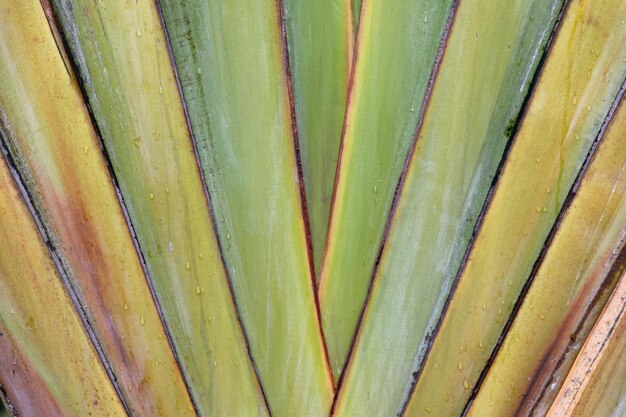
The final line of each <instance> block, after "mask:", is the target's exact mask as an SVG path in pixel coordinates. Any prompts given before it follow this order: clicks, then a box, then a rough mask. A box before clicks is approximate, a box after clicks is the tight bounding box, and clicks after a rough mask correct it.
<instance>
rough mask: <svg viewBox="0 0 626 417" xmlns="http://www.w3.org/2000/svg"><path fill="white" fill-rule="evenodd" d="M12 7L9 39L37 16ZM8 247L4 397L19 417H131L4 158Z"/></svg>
mask: <svg viewBox="0 0 626 417" xmlns="http://www.w3.org/2000/svg"><path fill="white" fill-rule="evenodd" d="M7 5H8V2H4V3H0V22H1V23H0V30H1V31H2V35H3V37H4V36H6V34H7V31H6V28H7V26H8V25H7V18H10V17H11V15H13V14H14V13H15V14H22V13H33V14H34V15H35V16H36V15H37V11H36V10H35V9H33V8H23V9H22V10H21V11H19V10H16V9H10V8H8V7H6V6H7ZM13 17H15V16H14V15H13ZM1 77H2V79H4V75H2V76H1ZM0 241H2V246H1V247H0V389H1V390H2V392H1V393H0V399H1V398H2V397H5V398H4V399H5V401H7V402H10V405H11V406H10V407H9V409H11V411H12V412H13V413H14V415H19V416H46V417H74V416H87V415H97V416H103V417H104V416H106V417H125V416H126V415H127V414H126V411H125V410H124V407H123V405H122V403H121V401H120V399H119V397H118V394H117V392H116V391H115V389H114V387H113V385H112V384H111V380H110V379H109V375H107V373H106V371H105V369H104V366H103V364H102V362H101V361H100V358H99V357H98V354H97V352H96V350H95V349H94V346H93V344H92V343H91V340H90V339H89V336H88V334H87V332H86V331H85V328H84V327H83V323H82V322H81V319H80V317H79V315H78V313H77V311H76V310H75V306H74V303H73V300H72V299H71V298H70V296H69V294H68V292H67V291H66V288H65V287H64V285H63V282H62V280H61V277H60V275H59V274H58V271H57V268H56V266H55V264H54V262H53V261H52V259H51V257H50V253H49V252H48V248H47V247H46V244H45V243H44V241H43V239H42V236H41V235H40V234H39V230H38V229H37V225H36V223H35V221H34V219H33V218H32V216H31V214H30V213H29V210H28V207H27V206H26V204H25V202H24V201H23V200H22V196H21V195H20V191H19V190H18V187H17V185H16V184H15V182H14V181H13V178H11V174H10V172H9V168H8V166H7V164H6V161H5V160H4V158H2V160H0ZM0 414H2V412H0Z"/></svg>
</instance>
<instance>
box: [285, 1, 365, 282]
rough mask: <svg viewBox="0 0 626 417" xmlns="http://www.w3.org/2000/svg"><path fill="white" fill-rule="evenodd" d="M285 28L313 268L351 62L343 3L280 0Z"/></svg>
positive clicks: (347, 6) (325, 214)
mask: <svg viewBox="0 0 626 417" xmlns="http://www.w3.org/2000/svg"><path fill="white" fill-rule="evenodd" d="M284 6H285V27H286V29H287V40H288V46H289V58H290V59H289V62H290V69H291V80H292V85H293V98H294V109H295V114H296V121H297V126H298V142H299V144H300V157H301V161H302V171H303V178H304V185H305V190H306V201H307V208H308V218H309V222H310V228H311V243H312V245H313V259H314V266H315V269H316V270H318V269H319V267H320V262H321V257H322V252H323V250H324V242H325V241H326V232H327V229H328V214H329V211H330V202H331V199H332V193H333V185H334V182H335V168H336V166H337V155H338V153H339V139H340V138H341V129H342V123H343V116H344V113H345V107H346V93H347V90H348V75H349V73H350V62H351V59H352V44H353V34H352V22H351V21H350V19H351V17H352V15H351V10H350V2H349V1H346V0H332V1H310V0H285V1H284Z"/></svg>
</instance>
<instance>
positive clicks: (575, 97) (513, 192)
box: [406, 1, 626, 416]
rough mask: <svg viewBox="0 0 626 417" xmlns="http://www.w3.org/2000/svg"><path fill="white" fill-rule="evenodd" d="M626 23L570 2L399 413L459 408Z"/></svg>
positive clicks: (517, 283) (588, 137) (592, 127)
mask: <svg viewBox="0 0 626 417" xmlns="http://www.w3.org/2000/svg"><path fill="white" fill-rule="evenodd" d="M625 17H626V4H624V3H623V2H620V1H612V2H605V3H602V5H600V4H598V3H595V4H590V3H587V2H584V1H574V2H571V3H569V6H568V8H567V11H566V13H565V16H564V18H563V22H562V23H561V26H560V29H559V31H558V33H557V36H556V39H555V41H554V44H553V46H552V48H551V53H550V54H549V55H548V57H547V60H546V64H545V67H544V69H543V71H542V74H541V77H540V78H539V80H538V82H537V85H536V88H535V93H534V94H533V96H532V97H531V100H530V102H529V104H528V107H527V111H526V113H525V115H524V116H523V118H522V119H521V121H520V122H519V123H520V127H519V131H518V133H517V135H516V137H515V142H514V143H513V145H512V148H511V151H510V153H509V155H508V157H507V159H506V163H505V165H504V168H503V171H502V174H501V176H500V179H499V180H498V183H497V186H496V189H495V191H494V193H493V198H492V200H491V202H490V205H489V207H488V208H487V210H486V213H485V215H484V220H483V222H482V225H481V227H480V229H479V231H478V233H477V236H476V239H475V241H474V244H473V247H472V249H471V252H469V254H468V257H467V263H466V264H465V265H464V267H463V269H462V271H461V272H460V276H459V278H458V284H457V288H456V290H455V293H454V294H453V296H452V298H451V300H450V301H449V306H448V308H447V310H446V313H445V315H444V317H443V319H442V322H441V325H440V328H439V331H438V333H437V334H436V336H435V339H434V342H433V344H432V349H431V351H430V353H429V356H428V358H427V361H426V362H425V364H424V367H423V369H422V371H421V374H420V378H419V380H418V382H417V385H416V388H415V392H414V393H413V396H412V399H411V402H410V404H409V406H408V409H407V412H406V415H407V416H415V415H421V414H422V413H423V412H424V410H425V409H426V408H428V409H430V410H431V411H432V413H434V415H439V416H448V415H458V414H459V413H460V412H461V411H462V410H463V407H464V406H465V402H466V401H467V399H468V398H469V396H470V393H471V392H472V389H473V388H474V385H475V383H476V381H477V379H478V377H479V375H480V373H481V371H482V369H483V366H484V364H485V363H486V361H487V359H488V358H489V356H490V353H491V351H492V350H493V348H494V347H495V345H496V343H497V340H498V337H499V336H500V334H501V332H502V329H503V328H504V326H505V323H506V321H507V317H508V316H509V313H510V312H511V311H512V309H513V306H514V305H515V302H516V300H517V297H518V295H519V294H520V292H521V290H522V287H523V286H524V283H525V282H526V280H527V278H528V276H529V274H530V273H531V269H532V267H533V264H534V262H535V260H536V259H537V256H538V255H539V253H540V251H541V249H542V247H543V245H544V242H545V241H546V238H547V237H548V235H549V233H550V229H551V228H552V225H553V224H554V222H555V220H556V218H557V216H558V215H559V212H560V211H561V208H562V205H563V202H564V201H565V199H566V197H567V195H568V194H569V191H570V188H571V187H572V185H573V183H574V181H575V179H576V176H577V174H578V172H579V170H580V168H581V166H582V165H583V163H584V161H585V159H586V156H587V155H588V152H589V150H590V148H592V144H593V143H594V141H595V140H596V138H597V137H598V133H599V132H600V130H601V127H602V126H603V123H604V122H605V118H606V117H607V114H609V110H610V109H611V106H612V104H613V99H614V98H615V97H616V96H617V94H618V91H619V90H620V87H621V85H622V83H623V81H624V78H625V76H626V49H624V48H623V45H624V44H625V43H626V26H624V25H621V24H620V21H621V20H622V19H624V18H625ZM590 22H593V23H592V24H593V25H594V27H595V29H594V30H584V29H585V25H590V24H591V23H590ZM441 387H446V389H441Z"/></svg>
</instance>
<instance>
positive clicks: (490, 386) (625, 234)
mask: <svg viewBox="0 0 626 417" xmlns="http://www.w3.org/2000/svg"><path fill="white" fill-rule="evenodd" d="M625 161H626V101H624V100H623V101H622V104H621V106H620V107H619V110H618V112H617V113H616V114H615V115H614V116H613V118H612V121H611V125H610V126H609V128H608V130H607V132H606V133H605V134H604V137H603V139H602V142H601V143H600V145H599V149H598V150H597V151H596V153H595V155H594V157H593V161H592V162H591V164H590V166H589V168H588V169H587V171H586V172H585V174H584V176H583V177H582V179H581V181H580V185H579V186H578V191H577V193H576V195H575V196H574V197H573V199H572V201H571V202H570V203H569V207H568V209H567V211H566V212H565V214H564V216H563V218H562V219H561V220H560V221H559V223H560V224H559V225H558V226H557V227H558V229H557V231H556V233H555V235H554V238H553V239H552V241H551V243H550V246H549V248H548V249H547V252H546V254H545V256H544V258H543V260H542V261H541V265H540V266H539V269H538V270H537V272H536V273H535V274H534V277H533V278H532V279H533V280H532V284H531V287H530V289H529V290H528V293H527V294H526V296H525V297H524V301H523V303H522V304H521V306H520V308H519V311H518V312H517V313H516V316H515V320H514V321H513V324H512V326H511V328H510V330H509V331H508V332H507V334H506V339H505V340H504V342H503V345H502V347H501V348H500V349H499V351H498V353H497V356H496V357H495V360H494V362H493V364H492V365H491V367H490V368H489V371H488V373H487V375H486V378H485V380H484V382H483V383H482V385H481V386H480V391H479V393H478V395H477V397H476V398H475V400H474V401H473V402H472V404H471V407H470V408H469V410H468V413H467V415H468V416H472V417H479V416H480V417H487V416H494V417H496V416H497V417H506V416H520V415H541V413H539V414H537V413H536V412H535V410H534V406H535V403H536V402H537V401H538V400H539V399H540V398H541V397H542V396H543V394H542V393H543V392H544V391H554V390H556V389H557V388H558V387H559V386H560V383H562V381H559V380H557V379H555V378H554V376H553V374H554V371H555V368H557V367H562V366H564V365H563V362H564V361H567V358H566V356H569V355H573V354H574V353H573V352H570V351H572V350H574V351H576V349H575V348H574V347H573V345H574V344H575V343H574V342H576V341H577V340H579V339H581V338H582V339H583V340H584V339H585V338H586V336H587V335H586V334H585V333H584V332H583V333H581V332H580V331H579V330H578V328H579V327H580V324H581V323H582V322H584V321H585V320H589V317H588V316H589V311H590V310H591V309H592V307H593V304H594V303H596V302H597V294H599V293H600V292H602V291H603V288H604V287H605V286H606V283H607V280H610V279H611V271H612V266H613V262H614V261H615V258H616V256H617V255H618V254H619V253H620V251H621V249H622V247H623V245H624V239H625V238H626V175H624V174H625V170H626V162H625ZM613 285H614V283H613ZM605 301H606V300H605ZM576 344H577V345H580V342H578V343H576ZM570 365H571V363H570Z"/></svg>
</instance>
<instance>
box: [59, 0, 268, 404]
mask: <svg viewBox="0 0 626 417" xmlns="http://www.w3.org/2000/svg"><path fill="white" fill-rule="evenodd" d="M55 5H56V11H57V14H58V16H59V17H60V18H61V21H62V26H63V32H64V34H65V36H66V38H67V40H68V42H69V45H70V47H71V52H72V56H73V59H74V61H75V62H76V63H77V65H78V69H79V72H80V76H81V80H82V83H83V87H84V89H85V91H86V93H87V96H88V99H89V104H90V106H91V109H92V110H93V114H94V117H95V120H96V122H97V126H98V128H99V131H100V133H101V135H102V139H103V142H104V146H105V148H106V152H107V153H108V156H109V158H110V162H111V165H112V168H113V171H114V173H115V175H116V177H117V180H118V181H119V186H120V189H121V196H122V197H123V199H124V202H125V203H126V207H127V208H128V215H129V217H130V220H131V222H132V225H133V227H134V230H135V232H136V236H137V240H138V243H139V248H140V250H141V252H142V253H143V255H144V259H145V263H146V268H147V271H148V273H149V276H150V279H151V281H152V284H153V286H154V289H155V293H156V299H157V300H158V301H159V303H160V306H161V309H162V312H163V315H164V322H165V323H166V324H167V326H168V329H169V332H170V335H171V338H172V341H173V345H174V347H175V349H176V352H177V353H178V358H179V360H180V363H181V367H182V370H183V372H184V374H185V376H186V378H187V381H188V385H189V387H190V392H191V396H192V399H193V400H194V401H195V404H196V406H197V408H198V412H199V414H200V415H204V416H214V415H220V416H222V415H224V416H256V415H266V414H267V410H266V408H265V401H264V398H263V395H262V392H261V390H260V387H259V385H258V381H257V378H256V376H255V372H254V369H253V366H252V364H251V362H250V360H249V356H248V353H247V349H246V343H245V339H244V337H243V334H242V332H241V328H240V324H239V322H238V320H237V316H236V309H235V306H234V304H233V300H232V296H231V292H230V289H229V285H228V280H227V277H226V273H225V270H224V267H223V264H222V261H221V258H220V251H219V247H218V243H217V240H216V238H215V233H214V230H213V226H212V224H211V219H210V212H209V207H208V204H207V200H206V197H205V193H204V189H203V186H202V181H201V176H200V173H199V169H198V166H197V163H196V158H195V154H194V149H193V144H192V142H191V138H190V135H189V131H188V129H187V126H186V120H185V115H184V112H183V108H182V104H181V100H180V96H179V94H178V88H177V83H176V80H175V77H174V71H173V68H172V65H171V62H170V60H169V56H168V49H167V43H166V39H165V34H164V33H163V31H162V26H161V22H160V17H159V14H158V10H157V6H156V4H154V3H152V2H91V1H72V2H69V1H63V0H59V1H56V2H55ZM52 106H54V104H52ZM67 111H69V112H75V111H76V109H75V108H73V107H69V108H68V109H67ZM81 139H83V138H81ZM67 142H68V143H67V144H66V145H61V144H62V143H63V142H59V141H58V142H57V143H56V144H54V145H55V146H57V147H59V148H61V147H62V146H63V148H67V150H66V151H65V152H70V151H74V150H75V149H77V150H78V151H79V153H83V152H84V153H85V155H84V156H85V157H89V156H90V155H91V154H92V153H95V152H96V151H97V150H98V149H97V146H96V145H93V144H89V143H86V144H83V143H82V142H78V140H76V144H75V145H72V144H71V142H70V141H69V138H68V141H67ZM72 146H74V147H72ZM52 150H53V151H56V149H54V148H53V149H52ZM59 163H60V162H59ZM48 169H53V167H52V166H51V167H49V168H48ZM83 175H84V176H86V177H87V176H91V175H94V174H90V173H89V170H86V171H85V173H84V174H83ZM79 180H80V178H78V179H77V181H79ZM74 186H75V189H74V190H73V191H74V192H76V193H80V195H81V196H84V195H87V194H89V193H91V192H92V191H91V190H89V189H88V184H83V183H80V182H79V183H76V184H75V185H74ZM93 192H97V191H96V190H94V191H93ZM108 210H109V211H111V210H113V208H109V209H108ZM106 213H107V209H106V208H103V209H101V210H95V209H94V210H93V211H91V212H87V213H85V216H87V218H90V217H89V216H93V217H96V216H104V215H106ZM78 227H80V226H78ZM79 230H80V229H79ZM109 246H110V247H112V248H114V249H115V250H122V251H123V253H126V254H127V256H130V253H132V252H133V248H132V247H128V246H123V245H121V244H116V243H115V242H111V244H110V245H109ZM129 252H130V253H129ZM107 255H108V252H103V253H102V254H101V255H99V256H102V257H106V256H107ZM128 268H130V266H129V265H127V266H126V267H125V268H124V269H122V271H123V272H124V273H128V272H130V271H131V270H130V269H128ZM116 279H117V278H116ZM123 279H136V278H133V276H132V275H130V276H128V277H126V276H122V277H120V278H119V280H123ZM109 285H116V284H115V281H114V280H111V282H110V284H109ZM141 302H144V299H143V298H137V299H128V300H121V299H120V300H119V303H120V305H122V304H123V303H127V304H128V312H126V311H123V312H122V313H130V314H129V316H128V317H129V318H132V320H133V321H134V322H135V323H139V324H141V325H142V327H146V326H148V325H149V324H151V323H149V322H148V321H152V320H157V319H156V318H155V317H152V316H150V317H148V316H140V315H139V313H135V314H132V313H133V310H132V309H133V308H135V305H137V304H139V303H141ZM124 308H125V305H124ZM131 314H132V315H131ZM112 328H113V329H115V328H116V327H112ZM133 337H138V338H139V340H140V341H142V342H144V343H146V346H150V347H151V346H153V344H155V345H156V344H157V343H158V338H157V337H156V335H155V336H152V337H151V336H150V335H140V334H139V333H137V334H129V335H127V338H133ZM141 359H143V360H146V361H149V363H154V362H157V365H158V360H159V356H158V355H154V356H153V355H146V356H145V358H144V357H141ZM141 382H142V384H144V385H146V386H151V387H152V386H157V385H158V384H159V383H160V382H159V380H158V379H157V378H149V379H145V380H143V381H141ZM162 383H163V384H165V385H166V386H167V387H168V388H169V387H171V382H170V380H169V378H167V377H165V378H164V379H163V381H162ZM180 398H183V397H182V395H181V394H176V393H173V392H170V396H169V397H168V398H167V399H168V401H170V402H174V401H175V399H180ZM153 415H154V414H153ZM163 415H167V416H173V415H180V412H176V413H173V412H164V414H163Z"/></svg>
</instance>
